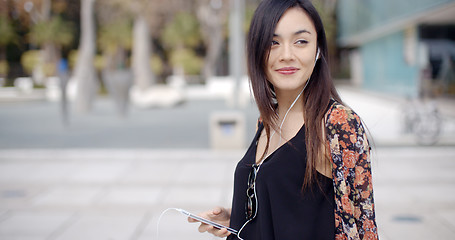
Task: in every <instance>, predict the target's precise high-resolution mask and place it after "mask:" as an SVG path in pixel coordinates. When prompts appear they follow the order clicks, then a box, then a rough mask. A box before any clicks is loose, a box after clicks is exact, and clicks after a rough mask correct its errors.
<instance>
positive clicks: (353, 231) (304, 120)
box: [189, 0, 378, 240]
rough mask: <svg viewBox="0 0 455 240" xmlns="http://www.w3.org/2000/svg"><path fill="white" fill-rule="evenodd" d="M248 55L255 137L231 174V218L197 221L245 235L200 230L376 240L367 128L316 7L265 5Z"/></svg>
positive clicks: (284, 238) (285, 2)
mask: <svg viewBox="0 0 455 240" xmlns="http://www.w3.org/2000/svg"><path fill="white" fill-rule="evenodd" d="M247 54H248V73H249V77H250V79H251V85H252V89H253V93H254V97H255V100H256V103H257V106H258V108H259V112H260V115H261V116H260V120H259V122H258V129H257V133H256V136H255V138H254V140H253V142H252V143H251V145H250V147H249V149H248V150H247V152H246V154H245V156H244V157H243V159H242V160H240V162H239V163H238V165H237V168H236V171H235V178H234V196H233V203H232V209H225V208H216V209H213V210H211V211H207V212H205V213H201V214H200V215H201V216H202V217H205V218H208V219H210V220H213V221H216V222H219V223H221V224H223V225H225V226H230V227H231V228H233V229H236V230H238V231H239V233H238V234H237V235H234V234H230V233H229V232H228V231H227V230H226V229H216V228H214V227H212V226H210V225H207V224H201V225H200V227H199V231H200V232H205V231H207V232H210V233H212V234H214V235H216V236H219V237H226V236H228V239H245V240H255V239H261V240H272V239H275V240H288V239H311V240H315V239H324V240H325V239H378V235H377V227H376V222H375V211H374V201H373V187H372V179H371V166H370V159H369V145H368V140H367V138H366V134H365V129H364V127H363V125H362V123H361V120H360V118H359V117H358V116H357V115H356V114H355V113H354V112H353V111H352V110H351V109H349V108H348V107H346V106H344V105H343V104H342V101H341V100H340V98H339V96H338V94H337V92H336V90H335V88H334V85H333V82H332V80H331V78H330V75H329V67H328V63H327V42H326V37H325V33H324V27H323V25H322V22H321V19H320V17H319V14H318V13H317V11H316V10H315V8H314V7H313V5H312V4H311V2H310V1H309V0H263V1H262V2H261V3H260V5H259V7H258V8H257V10H256V12H255V14H254V17H253V20H252V23H251V28H250V32H249V34H248V43H247ZM189 221H190V222H194V220H192V219H189Z"/></svg>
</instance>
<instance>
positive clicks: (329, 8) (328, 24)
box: [313, 0, 338, 75]
mask: <svg viewBox="0 0 455 240" xmlns="http://www.w3.org/2000/svg"><path fill="white" fill-rule="evenodd" d="M313 4H314V6H315V7H316V9H317V10H318V12H319V15H320V16H321V19H322V22H323V24H324V29H325V34H326V38H327V45H328V46H327V47H328V50H329V62H330V67H331V71H332V74H333V75H336V72H337V71H338V59H337V45H336V37H337V36H336V32H337V29H336V26H337V22H336V17H335V11H336V0H315V1H313Z"/></svg>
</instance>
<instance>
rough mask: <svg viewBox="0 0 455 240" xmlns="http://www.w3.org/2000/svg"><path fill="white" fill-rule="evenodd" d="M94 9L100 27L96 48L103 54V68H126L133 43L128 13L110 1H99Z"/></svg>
mask: <svg viewBox="0 0 455 240" xmlns="http://www.w3.org/2000/svg"><path fill="white" fill-rule="evenodd" d="M96 9H97V10H96V12H97V17H98V23H99V25H100V29H99V35H98V46H99V49H100V50H101V51H102V53H103V59H104V60H103V68H104V69H105V70H114V69H119V68H120V69H122V68H126V67H127V62H128V51H129V50H131V47H132V41H133V36H132V17H131V14H130V12H128V11H125V8H122V6H121V5H120V4H118V3H116V2H112V1H100V2H99V4H98V6H97V8H96Z"/></svg>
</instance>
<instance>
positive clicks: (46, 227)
mask: <svg viewBox="0 0 455 240" xmlns="http://www.w3.org/2000/svg"><path fill="white" fill-rule="evenodd" d="M8 215H9V216H8V217H7V218H6V219H4V220H3V221H1V222H0V239H43V240H44V239H48V238H49V237H50V236H51V235H53V234H54V233H55V232H57V231H58V229H59V228H60V227H62V226H63V225H64V224H65V222H67V221H69V220H70V218H71V216H72V213H69V212H56V213H55V212H46V211H42V212H35V211H34V212H32V211H19V212H17V211H11V212H9V213H8Z"/></svg>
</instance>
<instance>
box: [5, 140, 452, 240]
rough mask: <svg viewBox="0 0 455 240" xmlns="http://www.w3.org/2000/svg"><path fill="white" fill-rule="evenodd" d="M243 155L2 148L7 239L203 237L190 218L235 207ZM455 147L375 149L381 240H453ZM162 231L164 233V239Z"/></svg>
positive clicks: (159, 239) (171, 239)
mask: <svg viewBox="0 0 455 240" xmlns="http://www.w3.org/2000/svg"><path fill="white" fill-rule="evenodd" d="M241 156H242V152H240V151H211V150H178V149H175V150H172V151H169V150H140V149H137V150H118V149H105V150H78V149H73V150H0V194H1V195H0V239H5V240H31V239H33V240H41V239H42V240H51V239H60V240H81V239H87V240H91V239H93V240H100V239H112V240H114V239H118V240H176V239H186V240H198V239H212V238H213V237H211V236H210V235H208V234H199V233H198V232H197V227H196V225H194V224H188V223H187V222H186V217H185V216H183V215H181V214H180V213H177V212H176V211H173V210H169V211H167V212H166V213H165V214H164V215H163V216H162V218H161V221H160V223H159V225H158V218H159V216H160V214H161V213H162V212H163V211H164V210H166V209H167V208H183V209H186V210H188V211H193V212H199V211H202V210H205V209H210V208H212V207H214V206H218V205H220V206H227V207H228V206H229V205H230V201H231V194H232V178H233V171H234V167H235V164H236V162H237V161H238V160H239V159H240V158H241ZM454 159H455V149H454V148H453V147H434V148H426V147H406V148H377V149H375V153H374V155H373V170H374V175H373V176H374V184H375V185H374V187H375V200H376V208H377V209H376V210H377V221H378V224H379V229H380V236H381V239H384V240H402V239H413V240H420V239H421V240H427V239H438V240H444V239H447V240H449V239H453V236H454V235H455V191H454V189H455V174H454V171H455V161H454ZM157 229H159V236H157Z"/></svg>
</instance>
